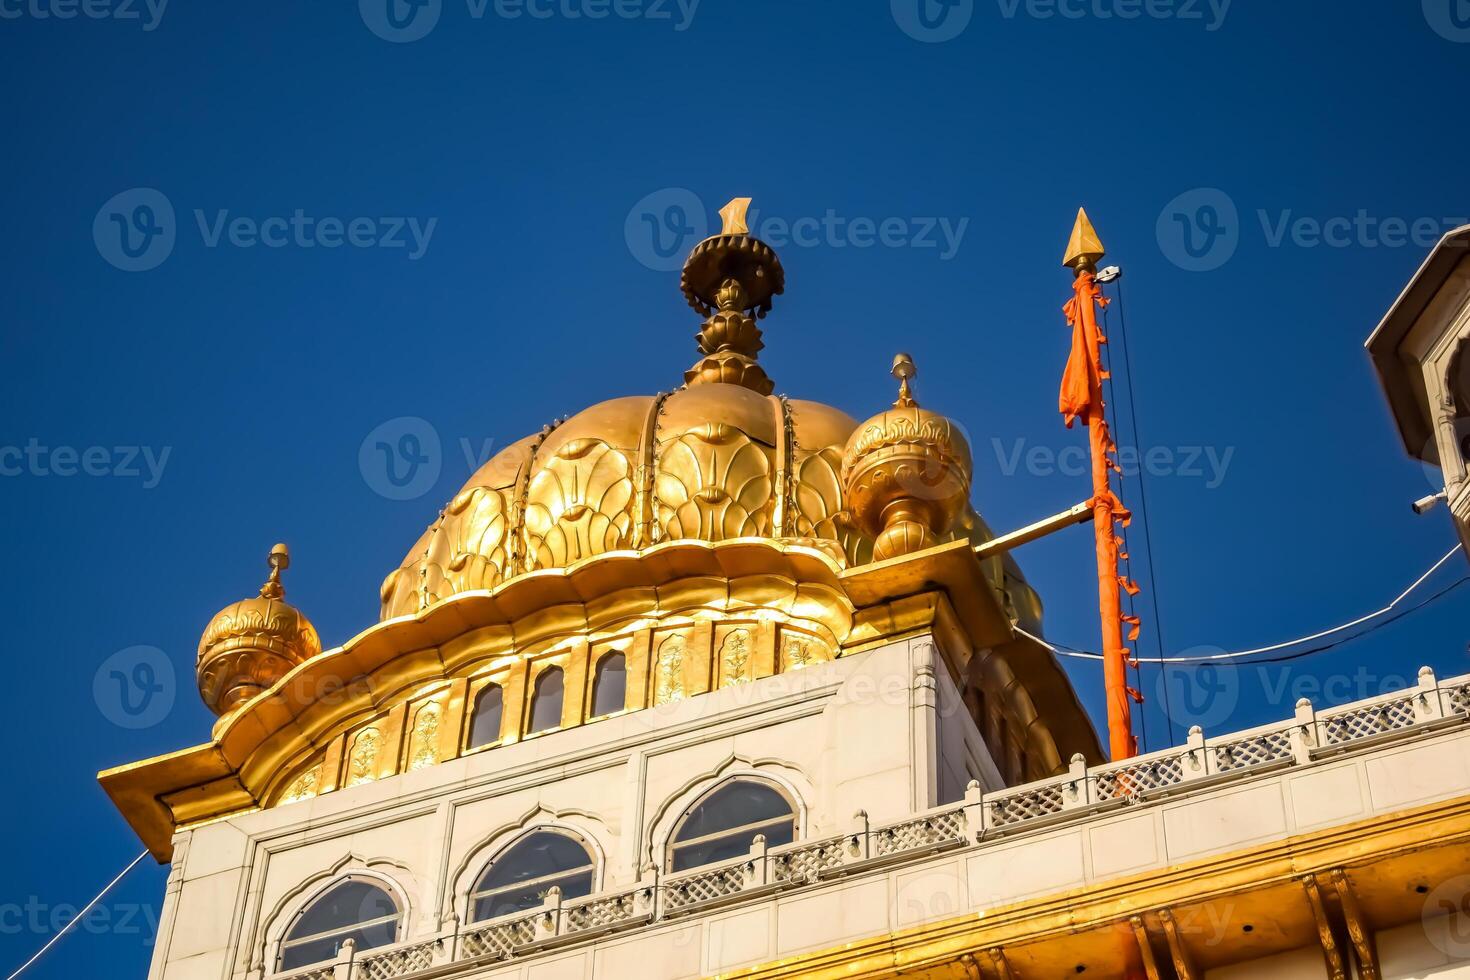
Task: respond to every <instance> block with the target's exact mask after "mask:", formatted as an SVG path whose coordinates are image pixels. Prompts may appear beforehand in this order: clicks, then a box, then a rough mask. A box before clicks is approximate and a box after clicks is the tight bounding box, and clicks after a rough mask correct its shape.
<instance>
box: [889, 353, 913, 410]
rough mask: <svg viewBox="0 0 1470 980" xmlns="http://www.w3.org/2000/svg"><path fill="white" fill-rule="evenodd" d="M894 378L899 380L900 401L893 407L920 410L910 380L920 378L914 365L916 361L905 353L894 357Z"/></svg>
mask: <svg viewBox="0 0 1470 980" xmlns="http://www.w3.org/2000/svg"><path fill="white" fill-rule="evenodd" d="M893 376H894V377H895V378H897V379H898V401H896V402H894V403H893V407H894V408H918V407H919V403H918V402H916V401H914V395H913V392H912V391H910V390H909V380H910V379H911V378H916V377H918V376H919V369H918V367H916V366H915V365H914V359H913V358H912V357H909V356H908V355H907V354H904V353H898V354H895V355H894V356H893Z"/></svg>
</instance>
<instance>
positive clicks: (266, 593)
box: [260, 544, 291, 599]
mask: <svg viewBox="0 0 1470 980" xmlns="http://www.w3.org/2000/svg"><path fill="white" fill-rule="evenodd" d="M266 563H267V564H269V565H270V567H271V574H270V578H268V579H266V580H265V584H264V585H262V586H261V587H260V597H261V598H262V599H279V598H281V597H283V596H284V595H285V594H286V587H285V586H284V585H282V584H281V569H283V568H290V567H291V551H290V549H289V548H287V547H286V546H285V545H284V544H277V545H275V546H274V547H272V548H271V553H270V556H269V557H268V558H266Z"/></svg>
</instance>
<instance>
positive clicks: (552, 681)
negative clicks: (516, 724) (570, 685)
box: [531, 667, 562, 732]
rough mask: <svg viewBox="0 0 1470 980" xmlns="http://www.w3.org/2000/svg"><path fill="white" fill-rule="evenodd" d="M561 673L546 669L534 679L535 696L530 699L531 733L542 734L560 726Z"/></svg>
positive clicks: (555, 668)
mask: <svg viewBox="0 0 1470 980" xmlns="http://www.w3.org/2000/svg"><path fill="white" fill-rule="evenodd" d="M561 702H562V673H561V668H560V667H548V668H546V669H545V670H543V671H542V672H541V676H540V677H538V678H536V696H535V697H534V698H532V699H531V731H533V732H544V731H546V730H547V729H548V728H555V727H557V726H558V725H560V724H561Z"/></svg>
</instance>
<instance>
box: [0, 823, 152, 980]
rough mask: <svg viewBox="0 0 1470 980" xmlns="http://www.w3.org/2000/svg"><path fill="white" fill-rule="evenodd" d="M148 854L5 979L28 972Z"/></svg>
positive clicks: (8, 979)
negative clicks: (33, 964) (32, 965)
mask: <svg viewBox="0 0 1470 980" xmlns="http://www.w3.org/2000/svg"><path fill="white" fill-rule="evenodd" d="M147 856H148V852H147V851H144V852H143V853H142V854H139V855H138V856H137V857H135V858H133V863H132V864H130V865H128V866H127V867H126V868H123V869H122V871H120V872H118V875H117V877H116V878H114V879H112V880H111V881H109V882H108V883H107V887H105V888H103V889H102V890H101V891H100V892H98V893H97V897H96V898H94V899H92V900H91V901H90V902H88V903H87V907H86V908H84V909H82V910H81V911H80V912H78V913H77V914H76V915H75V916H73V917H72V919H71V920H70V921H69V922H67V924H66V925H64V926H62V927H61V930H60V931H59V932H57V934H56V935H54V936H52V937H51V938H50V940H48V941H47V943H46V945H44V946H42V947H41V948H40V949H38V950H36V952H35V954H34V955H32V956H31V958H30V959H28V960H26V961H25V962H24V963H22V964H21V965H20V969H18V970H16V971H15V972H14V973H12V974H11V975H10V976H8V977H6V978H5V980H15V978H16V977H18V976H20V975H21V974H22V973H24V972H26V970H28V969H30V966H31V964H32V963H34V962H36V960H39V959H40V958H41V957H42V956H44V955H45V953H46V951H47V950H48V949H50V948H51V947H52V946H55V945H56V944H57V942H59V941H60V940H61V937H62V936H64V935H66V934H67V933H68V932H70V931H71V927H72V926H74V925H76V924H77V923H78V922H80V921H81V920H82V919H84V918H86V916H87V913H88V912H90V911H92V907H93V906H94V905H96V904H97V903H98V902H100V901H102V899H103V898H104V897H106V895H107V893H108V892H110V891H112V889H113V887H114V886H115V885H116V884H117V883H118V882H119V881H122V880H123V878H125V877H127V874H128V872H129V871H132V870H133V869H134V868H136V867H137V866H138V862H139V861H142V860H143V859H144V858H145V857H147Z"/></svg>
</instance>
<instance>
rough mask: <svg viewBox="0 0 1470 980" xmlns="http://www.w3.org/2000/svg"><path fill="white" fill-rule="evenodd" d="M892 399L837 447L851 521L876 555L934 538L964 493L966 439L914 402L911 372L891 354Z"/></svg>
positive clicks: (907, 360)
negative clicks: (869, 538) (894, 380)
mask: <svg viewBox="0 0 1470 980" xmlns="http://www.w3.org/2000/svg"><path fill="white" fill-rule="evenodd" d="M893 374H894V377H896V378H898V379H899V390H898V400H897V401H895V402H894V403H893V407H892V408H890V409H888V410H887V411H884V412H879V413H878V414H877V415H875V416H873V417H872V418H870V419H868V421H866V422H864V423H863V424H862V425H860V426H858V427H857V429H856V431H854V432H853V434H852V436H851V438H849V439H848V442H847V448H846V449H845V450H844V451H843V454H842V485H843V489H844V491H845V492H846V493H847V498H848V505H849V507H850V508H851V509H852V515H853V521H854V523H856V524H857V525H858V527H859V528H861V529H862V531H863V532H864V533H866V534H869V535H872V536H873V538H874V539H875V540H874V544H873V557H874V558H876V559H878V560H880V561H881V560H883V559H885V558H894V557H897V556H899V555H906V554H908V553H910V552H913V551H919V550H921V549H923V548H928V547H932V546H933V545H936V544H939V543H940V540H941V538H940V535H942V534H945V533H946V532H948V531H949V529H950V527H951V526H952V525H953V524H954V523H955V519H956V518H957V517H959V515H960V513H961V512H962V511H963V510H964V509H965V508H966V507H967V506H968V502H969V497H970V474H971V469H972V465H971V462H972V461H971V457H970V445H969V443H968V442H967V441H966V440H965V437H964V435H963V434H962V433H961V432H960V431H959V429H958V427H956V426H955V424H954V423H953V422H951V421H950V420H949V419H947V418H945V417H944V416H943V415H940V414H938V413H936V412H931V411H929V410H928V409H924V408H920V407H919V404H918V402H916V401H914V398H913V394H912V393H911V392H910V390H909V382H910V381H911V380H912V379H913V378H914V377H915V376H916V375H917V374H918V370H917V369H916V368H915V367H914V362H913V359H912V358H911V357H909V355H907V354H899V355H898V356H897V357H895V358H894V359H893Z"/></svg>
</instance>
